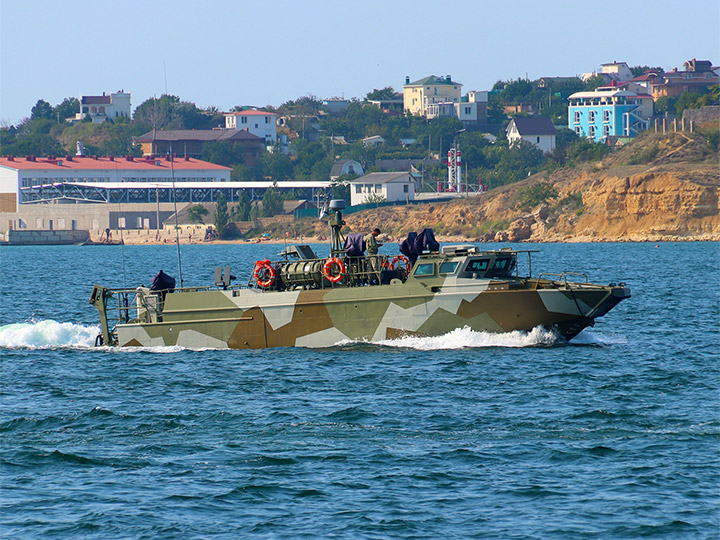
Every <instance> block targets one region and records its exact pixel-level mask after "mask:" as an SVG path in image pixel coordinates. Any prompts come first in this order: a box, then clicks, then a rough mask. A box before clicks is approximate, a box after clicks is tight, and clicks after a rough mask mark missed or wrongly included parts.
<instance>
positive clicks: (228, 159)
mask: <svg viewBox="0 0 720 540" xmlns="http://www.w3.org/2000/svg"><path fill="white" fill-rule="evenodd" d="M200 157H201V159H203V160H205V161H209V162H210V163H217V164H218V165H224V166H225V167H232V166H234V165H242V164H243V163H244V162H245V160H244V159H243V157H242V153H241V152H240V150H239V149H238V146H237V145H235V143H233V142H232V141H209V142H206V143H205V144H204V145H203V148H202V152H201V153H200Z"/></svg>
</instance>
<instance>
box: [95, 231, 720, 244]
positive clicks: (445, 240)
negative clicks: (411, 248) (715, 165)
mask: <svg viewBox="0 0 720 540" xmlns="http://www.w3.org/2000/svg"><path fill="white" fill-rule="evenodd" d="M436 239H437V241H438V242H440V243H442V244H480V245H482V244H528V245H533V244H612V243H623V244H631V243H637V244H642V243H653V242H655V243H658V242H662V243H677V242H720V235H715V234H706V235H693V236H687V237H681V236H672V237H667V236H662V237H661V236H654V237H643V238H627V237H625V238H591V237H587V236H577V237H572V238H563V239H552V238H550V239H546V240H523V241H520V242H494V241H493V242H485V241H480V240H477V239H474V238H466V237H460V236H437V237H436ZM124 240H125V242H124V243H125V245H129V246H136V245H141V246H142V245H146V246H162V245H168V244H175V240H174V239H172V241H167V240H166V241H156V240H154V239H151V240H149V239H136V238H127V239H124ZM398 241H399V239H396V238H386V239H385V240H383V243H385V244H393V243H396V242H398ZM328 242H329V239H328V238H326V237H319V236H303V237H301V238H288V239H282V238H263V239H258V238H254V239H246V238H240V239H227V240H187V239H183V238H181V239H180V245H181V246H184V245H206V246H211V245H235V244H238V245H245V244H272V245H283V244H287V245H295V244H326V243H328ZM88 245H119V244H107V243H104V242H93V243H92V244H88Z"/></svg>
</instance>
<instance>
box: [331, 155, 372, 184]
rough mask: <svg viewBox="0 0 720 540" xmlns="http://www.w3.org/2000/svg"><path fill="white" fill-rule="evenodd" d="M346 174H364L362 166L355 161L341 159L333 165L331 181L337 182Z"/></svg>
mask: <svg viewBox="0 0 720 540" xmlns="http://www.w3.org/2000/svg"><path fill="white" fill-rule="evenodd" d="M345 174H356V175H359V176H362V175H363V174H365V173H364V172H363V168H362V165H360V163H358V162H357V161H355V160H354V159H339V160H338V161H336V162H335V163H333V165H332V168H331V169H330V180H336V179H338V178H339V177H341V176H343V175H345Z"/></svg>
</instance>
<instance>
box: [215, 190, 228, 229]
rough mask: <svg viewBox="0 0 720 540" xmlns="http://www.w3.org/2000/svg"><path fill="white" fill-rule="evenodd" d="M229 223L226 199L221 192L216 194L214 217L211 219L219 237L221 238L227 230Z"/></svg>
mask: <svg viewBox="0 0 720 540" xmlns="http://www.w3.org/2000/svg"><path fill="white" fill-rule="evenodd" d="M229 224H230V217H229V216H228V208H227V200H226V199H225V195H223V194H222V193H220V194H218V197H217V202H216V206H215V218H214V219H213V225H215V230H216V231H217V235H218V236H219V237H220V238H223V237H224V236H225V234H226V233H227V230H228V225H229Z"/></svg>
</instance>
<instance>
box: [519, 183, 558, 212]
mask: <svg viewBox="0 0 720 540" xmlns="http://www.w3.org/2000/svg"><path fill="white" fill-rule="evenodd" d="M557 196H558V192H557V190H556V189H555V188H554V187H553V186H552V184H550V183H549V182H540V183H538V184H535V185H533V186H530V187H528V188H526V189H524V190H523V191H521V192H520V198H519V200H518V206H519V207H520V208H532V207H534V206H537V205H539V204H543V203H546V202H548V201H549V200H550V199H554V198H555V197H557Z"/></svg>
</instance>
